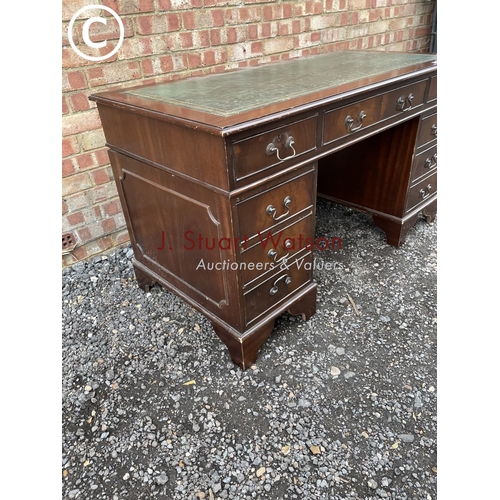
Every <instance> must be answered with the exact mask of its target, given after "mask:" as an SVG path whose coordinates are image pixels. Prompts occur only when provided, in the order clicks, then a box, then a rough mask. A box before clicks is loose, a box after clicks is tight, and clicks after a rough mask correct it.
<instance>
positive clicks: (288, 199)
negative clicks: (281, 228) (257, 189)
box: [266, 196, 292, 220]
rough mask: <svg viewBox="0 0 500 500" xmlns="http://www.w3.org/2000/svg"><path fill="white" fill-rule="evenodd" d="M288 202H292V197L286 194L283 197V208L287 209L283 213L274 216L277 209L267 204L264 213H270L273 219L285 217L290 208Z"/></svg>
mask: <svg viewBox="0 0 500 500" xmlns="http://www.w3.org/2000/svg"><path fill="white" fill-rule="evenodd" d="M290 203H292V198H290V196H286V197H285V199H284V200H283V205H285V208H287V209H288V210H287V211H286V212H285V213H283V214H281V215H280V216H278V217H276V212H277V210H276V209H275V208H274V206H273V205H268V206H267V208H266V214H267V215H272V216H273V219H274V220H280V219H282V218H283V217H286V216H287V215H288V214H289V213H290V209H289V207H290Z"/></svg>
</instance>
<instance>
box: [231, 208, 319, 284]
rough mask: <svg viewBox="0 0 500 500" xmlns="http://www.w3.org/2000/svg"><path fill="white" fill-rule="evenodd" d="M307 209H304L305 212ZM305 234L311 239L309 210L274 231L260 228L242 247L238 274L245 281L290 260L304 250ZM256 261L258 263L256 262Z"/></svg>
mask: <svg viewBox="0 0 500 500" xmlns="http://www.w3.org/2000/svg"><path fill="white" fill-rule="evenodd" d="M306 213H307V212H306ZM308 238H310V239H311V240H310V241H312V240H313V239H314V217H313V214H312V211H311V212H309V215H306V216H305V217H303V218H302V219H299V220H298V221H294V222H292V223H291V224H290V225H289V226H287V227H285V228H281V229H279V230H277V231H274V232H272V231H265V232H261V233H260V235H259V237H258V239H257V241H256V242H255V243H253V244H252V246H250V247H249V248H248V249H246V250H244V251H243V252H242V255H241V260H242V262H243V263H244V266H243V271H242V276H243V283H244V285H247V284H248V283H250V282H252V281H253V280H254V279H256V278H258V277H259V276H260V275H262V274H265V273H266V272H270V271H271V270H273V269H274V270H275V271H276V270H277V269H278V268H279V266H280V265H281V264H282V263H283V262H284V259H286V262H288V261H293V259H295V258H296V257H297V255H298V253H299V252H300V251H301V250H304V249H305V248H306V246H307V244H308V243H310V241H309V242H308V240H307V239H308ZM257 264H259V265H257Z"/></svg>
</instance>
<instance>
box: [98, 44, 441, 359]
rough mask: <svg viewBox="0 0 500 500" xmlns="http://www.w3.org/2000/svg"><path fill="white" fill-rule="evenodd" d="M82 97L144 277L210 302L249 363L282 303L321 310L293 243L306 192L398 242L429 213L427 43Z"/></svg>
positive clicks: (311, 206)
mask: <svg viewBox="0 0 500 500" xmlns="http://www.w3.org/2000/svg"><path fill="white" fill-rule="evenodd" d="M294 75H295V77H294ZM245 80H247V81H251V82H252V88H251V89H249V92H248V99H247V100H243V102H242V98H241V96H242V95H245V87H244V83H245ZM235 82H237V86H235V87H234V93H233V94H231V85H235ZM255 82H257V83H255ZM259 82H260V83H259ZM259 85H260V87H259ZM273 85H274V86H275V90H277V91H276V93H275V95H276V100H274V99H273V97H272V96H273ZM278 86H279V87H278ZM200 90H201V91H203V92H205V94H203V93H198V91H200ZM250 90H251V91H250ZM204 95H209V96H210V98H209V99H203V96H204ZM155 96H156V98H155ZM287 96H288V97H287ZM90 98H91V99H92V100H95V101H96V102H97V106H98V109H99V114H100V117H101V121H102V124H103V129H104V133H105V135H106V141H107V146H108V147H109V148H110V161H111V165H112V168H113V174H114V177H115V181H116V183H117V187H118V193H119V196H120V200H121V203H122V207H123V210H124V214H125V219H126V222H127V227H128V230H129V234H130V238H131V242H132V246H133V249H134V261H133V262H134V268H135V271H136V277H137V281H138V285H139V286H141V287H142V288H143V289H148V287H150V286H151V285H152V284H153V283H155V282H158V283H160V284H161V285H162V286H164V287H165V288H168V289H169V290H171V291H173V292H174V293H176V294H178V295H179V296H180V297H182V298H183V299H184V300H186V301H187V302H189V303H190V304H191V305H192V306H193V307H195V308H197V309H198V310H199V311H201V312H202V313H203V314H205V315H206V316H207V317H208V318H209V319H210V321H211V322H212V324H213V327H214V331H215V332H216V334H217V335H218V336H219V337H220V338H221V340H222V341H223V342H224V343H225V344H226V345H227V347H228V349H229V352H230V355H231V358H232V359H233V361H234V362H235V363H237V364H238V365H239V366H241V367H242V368H243V369H245V368H248V366H250V365H251V364H252V363H254V362H255V360H256V358H257V354H258V350H259V348H260V346H261V345H262V343H263V342H264V341H265V339H266V338H267V337H268V336H269V335H270V334H271V332H272V330H273V327H274V321H275V319H276V318H277V317H278V316H279V315H280V314H282V313H283V312H284V311H289V312H290V313H291V314H295V315H299V314H300V315H301V316H302V317H303V318H304V320H307V319H308V318H310V317H311V316H312V315H313V314H314V312H315V308H316V284H315V283H314V280H313V271H312V269H313V266H312V265H311V264H312V263H313V252H312V250H311V248H308V247H296V246H295V245H293V246H292V243H291V242H292V241H298V240H299V237H300V240H301V241H303V240H306V239H307V238H309V239H313V238H314V220H315V206H316V193H318V195H319V196H324V197H326V198H329V199H331V200H333V201H335V202H338V203H343V204H346V205H350V206H352V207H355V208H357V209H360V210H364V211H367V212H369V213H371V214H372V216H373V221H374V224H375V225H376V226H378V227H379V228H380V229H382V230H383V231H384V232H385V234H386V237H387V242H388V243H389V244H391V245H394V246H399V245H401V244H403V243H404V239H405V236H406V234H407V232H408V231H409V230H411V227H412V226H413V224H414V222H415V221H416V219H417V218H418V216H419V214H423V215H424V217H425V218H426V220H427V221H428V222H432V221H433V220H434V217H435V215H436V210H437V66H436V57H435V56H433V55H428V54H427V55H424V54H402V53H387V52H384V53H380V52H379V53H378V52H366V53H365V52H353V53H349V52H346V53H331V54H324V55H322V56H314V57H309V58H302V59H296V60H290V61H286V62H281V63H279V64H276V65H268V66H262V67H259V68H254V69H248V70H244V71H240V72H232V73H231V74H230V75H229V76H228V75H227V74H222V75H210V76H208V77H197V78H196V79H190V80H186V82H185V83H183V82H181V81H177V82H173V83H170V84H154V85H152V86H147V87H146V86H142V87H139V88H136V89H130V88H129V89H124V90H123V91H113V92H105V93H99V94H96V95H93V96H91V97H90ZM269 237H271V238H273V241H274V240H279V241H280V242H281V244H280V245H276V246H275V247H274V246H272V245H269V244H268V245H267V246H266V244H265V242H266V241H267V243H269ZM266 238H267V240H266ZM286 240H289V241H288V243H286ZM285 243H286V244H287V245H288V246H286V245H285Z"/></svg>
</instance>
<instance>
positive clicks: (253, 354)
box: [212, 319, 274, 370]
mask: <svg viewBox="0 0 500 500" xmlns="http://www.w3.org/2000/svg"><path fill="white" fill-rule="evenodd" d="M212 325H213V327H214V330H215V333H216V334H217V335H218V337H219V338H220V339H221V340H222V342H224V344H226V346H227V348H228V349H229V354H230V355H231V359H232V360H233V362H234V363H235V364H237V365H238V366H239V367H241V368H242V369H243V370H246V369H247V368H248V367H249V366H251V365H253V364H254V363H255V361H256V360H257V354H258V352H259V349H260V347H261V346H262V344H263V343H264V341H265V340H266V339H267V337H269V335H270V334H271V332H272V331H273V328H274V319H272V320H270V321H267V322H265V323H262V324H259V325H258V326H257V327H255V328H252V330H251V331H250V332H247V333H246V334H245V336H244V337H238V335H237V334H235V333H233V331H232V329H230V328H225V327H223V326H222V325H219V324H216V323H215V322H212Z"/></svg>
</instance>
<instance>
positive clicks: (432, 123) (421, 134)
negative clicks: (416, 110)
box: [417, 113, 437, 148]
mask: <svg viewBox="0 0 500 500" xmlns="http://www.w3.org/2000/svg"><path fill="white" fill-rule="evenodd" d="M436 140H437V113H434V114H433V115H430V116H426V117H425V118H422V121H421V122H420V130H419V131H418V138H417V147H418V148H419V147H422V146H425V145H426V144H429V143H431V142H432V141H436Z"/></svg>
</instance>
